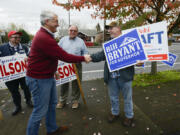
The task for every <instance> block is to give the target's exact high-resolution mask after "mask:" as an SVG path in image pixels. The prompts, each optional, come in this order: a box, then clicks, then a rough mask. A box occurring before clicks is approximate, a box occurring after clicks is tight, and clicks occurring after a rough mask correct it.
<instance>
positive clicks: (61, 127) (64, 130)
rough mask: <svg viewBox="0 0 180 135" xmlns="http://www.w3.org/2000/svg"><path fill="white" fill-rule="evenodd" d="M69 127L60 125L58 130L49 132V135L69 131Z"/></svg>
mask: <svg viewBox="0 0 180 135" xmlns="http://www.w3.org/2000/svg"><path fill="white" fill-rule="evenodd" d="M68 129H69V128H68V127H67V126H60V127H59V128H58V129H57V130H56V131H54V132H52V133H47V135H61V134H62V133H63V132H66V131H68Z"/></svg>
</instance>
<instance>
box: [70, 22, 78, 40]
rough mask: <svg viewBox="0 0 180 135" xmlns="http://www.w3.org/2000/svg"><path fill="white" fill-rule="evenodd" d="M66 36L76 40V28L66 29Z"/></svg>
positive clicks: (72, 26) (73, 26) (74, 26)
mask: <svg viewBox="0 0 180 135" xmlns="http://www.w3.org/2000/svg"><path fill="white" fill-rule="evenodd" d="M68 34H69V37H70V38H71V39H74V38H76V36H77V34H78V27H77V26H76V25H71V26H70V27H69V29H68Z"/></svg>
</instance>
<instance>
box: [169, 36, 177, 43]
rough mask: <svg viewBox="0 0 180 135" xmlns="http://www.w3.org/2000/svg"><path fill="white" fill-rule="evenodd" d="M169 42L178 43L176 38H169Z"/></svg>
mask: <svg viewBox="0 0 180 135" xmlns="http://www.w3.org/2000/svg"><path fill="white" fill-rule="evenodd" d="M168 41H170V42H176V38H174V37H170V38H168Z"/></svg>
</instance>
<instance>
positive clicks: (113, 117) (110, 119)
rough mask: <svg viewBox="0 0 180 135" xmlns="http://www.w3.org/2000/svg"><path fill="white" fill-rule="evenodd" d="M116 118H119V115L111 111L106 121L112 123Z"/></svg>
mask: <svg viewBox="0 0 180 135" xmlns="http://www.w3.org/2000/svg"><path fill="white" fill-rule="evenodd" d="M118 118H119V115H113V114H112V113H110V115H109V116H108V122H109V123H113V122H115V121H116V120H118Z"/></svg>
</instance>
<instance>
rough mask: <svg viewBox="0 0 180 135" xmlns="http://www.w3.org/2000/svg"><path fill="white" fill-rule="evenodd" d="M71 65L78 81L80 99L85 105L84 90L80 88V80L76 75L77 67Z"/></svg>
mask: <svg viewBox="0 0 180 135" xmlns="http://www.w3.org/2000/svg"><path fill="white" fill-rule="evenodd" d="M73 67H74V69H75V73H76V78H77V82H78V86H79V90H80V93H81V97H82V100H83V102H84V104H85V105H86V100H85V97H84V92H83V90H82V86H81V82H80V79H79V75H78V72H77V67H76V65H75V64H73Z"/></svg>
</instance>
